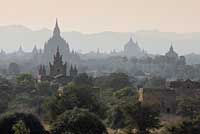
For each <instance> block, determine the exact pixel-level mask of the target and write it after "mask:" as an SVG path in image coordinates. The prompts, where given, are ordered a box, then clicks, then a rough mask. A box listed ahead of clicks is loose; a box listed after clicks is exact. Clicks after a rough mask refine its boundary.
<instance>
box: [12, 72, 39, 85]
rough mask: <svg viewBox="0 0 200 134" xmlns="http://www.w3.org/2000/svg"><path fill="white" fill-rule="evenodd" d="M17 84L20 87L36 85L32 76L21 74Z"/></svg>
mask: <svg viewBox="0 0 200 134" xmlns="http://www.w3.org/2000/svg"><path fill="white" fill-rule="evenodd" d="M16 81H17V84H19V85H34V83H35V80H34V78H33V76H32V75H31V74H19V75H17V77H16Z"/></svg>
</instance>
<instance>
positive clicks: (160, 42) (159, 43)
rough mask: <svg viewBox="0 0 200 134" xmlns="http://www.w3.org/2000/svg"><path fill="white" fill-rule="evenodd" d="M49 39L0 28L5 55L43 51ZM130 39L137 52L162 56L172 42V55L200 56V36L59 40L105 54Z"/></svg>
mask: <svg viewBox="0 0 200 134" xmlns="http://www.w3.org/2000/svg"><path fill="white" fill-rule="evenodd" d="M61 31H62V28H61ZM51 35H52V31H51V30H49V29H41V30H38V31H33V30H31V29H29V28H27V27H25V26H21V25H13V26H1V27H0V48H2V49H4V50H6V51H7V50H9V51H14V50H16V49H18V47H19V46H20V45H22V46H23V48H24V49H25V50H26V51H27V50H28V51H31V50H32V48H33V47H34V45H37V46H38V48H43V47H44V43H45V41H47V40H48V39H49V37H50V36H51ZM131 35H132V36H133V40H134V41H136V40H137V41H138V44H139V46H140V48H141V49H144V50H145V51H147V52H148V53H153V54H165V52H167V51H168V49H169V47H170V44H171V42H172V43H173V46H174V49H175V51H176V52H178V53H179V55H182V54H189V53H193V52H194V53H197V54H198V53H199V54H200V45H199V44H200V33H184V34H179V33H170V32H159V31H139V32H134V33H128V32H109V31H108V32H101V33H93V34H84V33H80V32H74V31H73V32H62V36H63V37H64V38H65V39H66V40H67V42H69V45H70V48H71V49H75V50H77V51H82V52H89V51H92V50H93V51H97V49H98V48H99V49H100V51H107V52H109V51H111V50H113V49H115V50H117V51H120V50H122V49H123V47H124V45H125V44H126V43H127V42H128V40H129V39H130V36H131ZM187 56H188V58H187V59H188V60H191V61H192V60H193V58H192V57H197V56H191V55H187ZM189 57H190V58H189ZM194 61H196V60H194ZM192 62H193V61H192ZM199 63H200V62H199Z"/></svg>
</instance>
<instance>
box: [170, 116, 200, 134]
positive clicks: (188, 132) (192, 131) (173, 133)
mask: <svg viewBox="0 0 200 134" xmlns="http://www.w3.org/2000/svg"><path fill="white" fill-rule="evenodd" d="M199 124H200V117H199V116H198V117H197V118H195V119H192V120H185V121H183V122H181V123H179V124H178V125H174V126H170V127H167V130H168V132H169V133H170V134H199V133H200V125H199Z"/></svg>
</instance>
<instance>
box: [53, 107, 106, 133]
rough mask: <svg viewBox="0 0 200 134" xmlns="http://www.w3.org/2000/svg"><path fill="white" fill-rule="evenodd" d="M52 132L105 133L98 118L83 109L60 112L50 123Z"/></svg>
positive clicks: (104, 128)
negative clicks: (53, 121)
mask: <svg viewBox="0 0 200 134" xmlns="http://www.w3.org/2000/svg"><path fill="white" fill-rule="evenodd" d="M51 132H52V134H107V130H106V127H105V126H104V124H103V123H102V122H101V121H100V119H99V118H98V117H97V116H96V115H94V114H92V113H90V112H88V111H85V110H81V109H77V108H75V109H73V110H69V111H66V112H64V113H63V114H61V115H60V116H59V117H58V119H57V120H56V121H55V123H53V125H52V130H51Z"/></svg>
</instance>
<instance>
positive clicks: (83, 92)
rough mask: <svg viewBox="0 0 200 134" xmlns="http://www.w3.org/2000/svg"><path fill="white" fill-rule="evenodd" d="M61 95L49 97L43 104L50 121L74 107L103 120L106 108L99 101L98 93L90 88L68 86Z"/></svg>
mask: <svg viewBox="0 0 200 134" xmlns="http://www.w3.org/2000/svg"><path fill="white" fill-rule="evenodd" d="M63 91H64V92H63V94H62V95H55V96H53V97H50V98H49V99H48V100H47V101H46V102H45V107H46V108H45V109H46V111H47V112H48V114H49V115H48V117H50V119H53V120H54V119H56V117H57V116H58V115H60V114H62V113H63V112H65V111H66V110H72V109H73V108H74V107H78V108H83V109H87V110H89V111H90V112H93V113H95V114H96V115H98V116H99V117H101V118H104V115H105V111H106V107H105V106H104V104H103V103H102V102H101V101H100V99H99V97H98V93H97V92H96V90H95V89H94V88H92V87H85V86H83V87H81V86H80V85H76V84H73V83H72V84H69V85H67V86H66V87H64V89H63Z"/></svg>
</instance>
